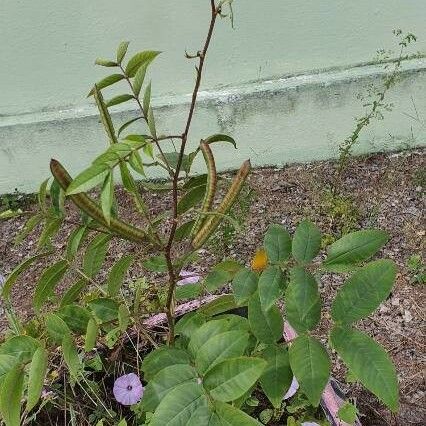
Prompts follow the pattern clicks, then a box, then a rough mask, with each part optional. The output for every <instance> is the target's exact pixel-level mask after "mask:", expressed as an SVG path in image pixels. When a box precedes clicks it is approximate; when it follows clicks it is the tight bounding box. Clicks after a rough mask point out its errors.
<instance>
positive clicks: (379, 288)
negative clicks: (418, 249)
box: [331, 259, 396, 324]
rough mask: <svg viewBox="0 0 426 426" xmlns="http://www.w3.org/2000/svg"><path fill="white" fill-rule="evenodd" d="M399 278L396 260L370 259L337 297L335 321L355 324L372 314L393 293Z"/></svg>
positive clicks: (334, 312)
mask: <svg viewBox="0 0 426 426" xmlns="http://www.w3.org/2000/svg"><path fill="white" fill-rule="evenodd" d="M395 277H396V266H395V263H394V262H393V261H392V260H386V259H382V260H377V261H375V262H370V263H368V264H367V265H366V266H364V267H363V268H361V269H359V270H358V271H356V272H355V273H354V274H353V275H352V276H351V277H350V278H349V279H348V280H347V281H346V283H345V284H344V285H343V287H342V288H341V289H340V290H339V292H338V293H337V295H336V298H335V299H334V302H333V305H332V309H331V316H332V318H333V320H334V321H335V322H341V323H343V324H351V323H353V322H355V321H358V320H360V319H362V318H365V317H367V316H368V315H370V314H371V313H372V312H374V311H375V310H376V309H377V308H378V307H379V305H380V303H382V302H383V301H384V300H385V299H386V298H387V297H388V296H389V294H390V292H391V290H392V286H393V283H394V282H395Z"/></svg>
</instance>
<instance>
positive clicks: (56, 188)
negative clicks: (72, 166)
mask: <svg viewBox="0 0 426 426" xmlns="http://www.w3.org/2000/svg"><path fill="white" fill-rule="evenodd" d="M49 194H50V203H51V205H52V208H53V211H54V212H55V214H56V216H63V215H64V213H65V209H64V201H65V192H64V190H63V189H62V188H61V186H60V185H59V183H58V181H57V180H56V179H53V182H52V185H50V189H49Z"/></svg>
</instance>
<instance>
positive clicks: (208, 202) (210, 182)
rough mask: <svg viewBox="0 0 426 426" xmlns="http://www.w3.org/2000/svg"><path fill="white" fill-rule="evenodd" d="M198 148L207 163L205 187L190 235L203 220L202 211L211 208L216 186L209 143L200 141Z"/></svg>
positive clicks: (215, 175) (207, 210)
mask: <svg viewBox="0 0 426 426" xmlns="http://www.w3.org/2000/svg"><path fill="white" fill-rule="evenodd" d="M200 148H201V152H202V153H203V157H204V161H205V162H206V165H207V187H206V192H205V194H204V200H203V204H202V206H201V214H200V215H199V216H198V218H197V220H196V221H195V223H194V226H193V227H192V231H191V234H190V235H191V236H194V235H195V234H196V233H197V232H198V231H199V230H200V228H201V226H202V225H203V223H204V222H205V220H206V216H205V215H203V213H207V212H209V211H210V210H211V208H212V205H213V200H214V196H215V194H216V188H217V172H216V164H215V161H214V157H213V152H212V150H211V148H210V147H209V145H208V144H207V143H205V142H204V141H202V142H201V143H200Z"/></svg>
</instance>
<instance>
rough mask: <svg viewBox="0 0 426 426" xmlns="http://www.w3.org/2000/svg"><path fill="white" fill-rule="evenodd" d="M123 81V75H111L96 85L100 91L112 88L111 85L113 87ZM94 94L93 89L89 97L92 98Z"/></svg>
mask: <svg viewBox="0 0 426 426" xmlns="http://www.w3.org/2000/svg"><path fill="white" fill-rule="evenodd" d="M123 79H124V75H123V74H111V75H109V76H107V77H105V78H103V79H102V80H100V81H98V82H97V83H96V86H97V87H98V89H99V90H100V89H103V88H105V87H108V86H111V85H113V84H115V83H117V82H118V81H121V80H123ZM94 92H95V91H94V89H92V90H91V91H90V92H89V94H88V95H87V96H92V95H93V93H94Z"/></svg>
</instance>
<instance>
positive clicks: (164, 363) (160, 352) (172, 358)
mask: <svg viewBox="0 0 426 426" xmlns="http://www.w3.org/2000/svg"><path fill="white" fill-rule="evenodd" d="M181 364H184V365H189V364H191V358H190V356H189V354H188V352H186V351H184V350H183V349H177V348H172V347H168V346H161V347H159V348H158V349H155V350H154V351H152V352H150V353H149V354H148V355H147V356H146V357H145V358H144V359H143V361H142V366H141V370H142V371H143V373H144V378H145V380H147V381H148V382H149V381H150V380H152V379H153V378H154V377H155V376H156V374H158V372H159V371H161V370H163V368H166V367H169V366H171V365H181Z"/></svg>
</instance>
